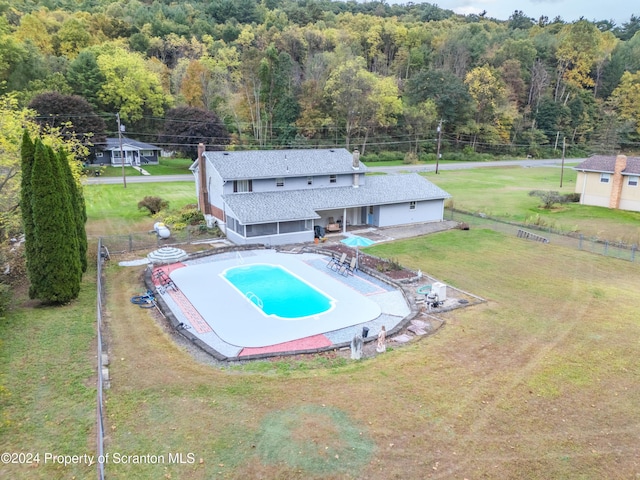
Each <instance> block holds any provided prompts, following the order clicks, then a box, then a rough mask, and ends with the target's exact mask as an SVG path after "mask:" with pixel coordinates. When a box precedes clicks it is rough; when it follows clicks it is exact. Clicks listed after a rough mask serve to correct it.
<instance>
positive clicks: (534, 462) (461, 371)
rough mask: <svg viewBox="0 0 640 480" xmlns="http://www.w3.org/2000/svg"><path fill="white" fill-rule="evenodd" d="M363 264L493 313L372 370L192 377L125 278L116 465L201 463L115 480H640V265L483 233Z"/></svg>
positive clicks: (386, 358) (131, 278)
mask: <svg viewBox="0 0 640 480" xmlns="http://www.w3.org/2000/svg"><path fill="white" fill-rule="evenodd" d="M367 251H368V252H371V253H374V254H376V255H380V256H389V257H393V258H395V259H397V260H398V261H400V262H401V263H403V264H406V265H411V266H412V267H413V268H416V269H417V268H420V269H422V270H423V271H425V272H429V274H433V275H435V276H436V277H439V278H441V279H443V280H445V281H446V282H447V283H449V284H452V285H455V286H458V287H460V288H463V289H465V290H468V291H471V292H473V293H476V294H478V295H481V296H483V297H485V298H487V299H488V300H489V302H488V303H487V304H486V305H483V306H478V307H473V308H469V309H466V310H461V311H456V312H452V313H450V314H447V315H445V318H446V321H447V325H446V327H445V328H444V329H443V330H441V331H440V332H439V333H438V334H437V335H435V336H433V337H430V338H426V339H423V340H422V341H420V342H416V343H414V344H411V345H409V346H406V347H402V348H392V349H391V351H389V352H388V353H387V354H385V355H381V356H379V357H377V358H375V359H369V360H366V361H361V362H348V363H347V364H340V363H337V364H335V365H334V366H332V367H326V368H323V367H321V363H320V362H318V359H317V357H316V358H311V359H309V360H305V359H300V358H295V359H290V360H288V362H289V363H290V367H291V368H289V369H284V368H282V363H284V362H287V360H286V359H285V360H281V361H280V362H277V363H276V362H274V365H273V368H272V369H271V370H270V371H263V373H261V374H256V373H249V372H250V371H252V370H251V369H240V370H238V369H237V368H236V369H233V370H232V371H233V372H234V373H233V374H231V373H230V372H228V371H226V370H224V369H219V368H212V367H209V366H205V365H202V364H199V363H198V362H195V361H194V360H193V359H192V357H191V356H190V355H189V354H188V353H186V352H185V351H183V350H182V349H181V348H179V347H177V346H176V345H175V344H174V343H173V342H172V340H171V338H170V337H169V336H168V334H167V333H166V332H165V331H163V330H162V328H160V327H159V325H158V323H157V322H156V321H155V320H154V319H153V318H151V317H150V316H149V314H148V313H147V312H145V311H142V310H140V309H136V308H134V307H132V306H131V305H130V304H128V297H129V296H130V295H132V294H133V293H136V292H137V291H138V290H139V289H140V283H139V271H135V270H131V269H124V268H119V267H111V268H110V272H109V276H108V278H109V279H110V282H109V283H110V285H112V287H111V288H110V290H109V293H108V298H109V311H110V312H109V318H110V320H109V324H110V333H111V336H112V339H113V343H112V352H111V354H112V357H113V358H114V359H115V360H114V362H113V364H112V369H111V374H112V378H113V387H112V389H111V391H110V392H109V402H108V411H109V431H110V435H109V441H108V449H109V450H110V451H120V452H129V453H133V452H145V453H155V454H160V453H166V452H169V451H182V452H187V453H193V454H194V458H195V464H193V465H170V466H167V465H164V466H153V465H143V466H140V465H111V466H110V468H109V471H110V473H111V474H112V475H114V476H115V477H116V478H151V477H158V476H161V475H164V474H167V473H168V474H170V475H171V478H198V479H199V478H202V479H205V478H209V479H210V478H234V479H236V478H237V479H240V478H269V479H271V478H274V479H275V478H300V479H302V478H305V479H307V478H312V479H316V478H317V479H320V478H367V479H389V478H398V479H405V478H411V479H414V478H415V479H421V478H541V479H542V478H545V479H546V478H593V479H597V478H603V477H607V478H629V477H632V476H634V475H635V474H636V473H638V471H639V470H638V468H639V467H638V464H637V461H636V458H637V457H638V453H640V452H639V450H640V447H639V446H638V445H637V442H636V437H637V433H638V432H639V429H640V409H639V408H638V407H640V393H639V391H638V389H637V387H636V383H637V379H638V378H637V377H638V373H637V372H638V371H639V370H638V368H639V367H640V361H639V358H640V356H639V355H638V354H639V353H640V346H639V345H638V341H637V338H638V334H640V321H639V320H638V318H637V304H638V302H639V301H640V293H639V292H638V291H637V288H636V285H637V281H638V267H637V265H636V264H632V263H628V262H621V261H616V260H612V259H607V258H605V257H598V256H592V255H589V254H586V253H584V252H579V251H573V250H565V249H562V248H559V247H554V246H552V245H544V244H538V243H531V242H526V241H522V240H519V239H515V238H511V237H505V236H503V235H501V234H498V233H495V232H492V231H488V230H480V229H478V230H472V231H468V232H463V231H450V232H446V233H441V234H436V235H431V236H427V237H421V238H416V239H411V240H406V241H401V242H394V243H389V244H385V245H380V246H376V247H373V248H370V249H368V250H367ZM614 306H615V307H614ZM263 367H264V366H263ZM141 372H144V374H141ZM243 372H244V373H243ZM354 431H357V435H356V436H354V433H353V432H354ZM354 451H357V452H359V454H358V456H354V455H353V452H354ZM200 459H202V463H200ZM365 459H366V461H365Z"/></svg>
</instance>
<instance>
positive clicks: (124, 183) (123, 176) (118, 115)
mask: <svg viewBox="0 0 640 480" xmlns="http://www.w3.org/2000/svg"><path fill="white" fill-rule="evenodd" d="M116 120H117V121H118V141H119V142H120V162H122V185H123V186H124V188H127V176H126V175H125V174H124V154H123V153H124V152H123V151H122V125H121V124H120V113H116Z"/></svg>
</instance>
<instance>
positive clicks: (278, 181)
mask: <svg viewBox="0 0 640 480" xmlns="http://www.w3.org/2000/svg"><path fill="white" fill-rule="evenodd" d="M276 187H284V178H283V177H279V178H276Z"/></svg>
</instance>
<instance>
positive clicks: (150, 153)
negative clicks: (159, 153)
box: [142, 150, 153, 157]
mask: <svg viewBox="0 0 640 480" xmlns="http://www.w3.org/2000/svg"><path fill="white" fill-rule="evenodd" d="M142 156H143V157H153V150H142Z"/></svg>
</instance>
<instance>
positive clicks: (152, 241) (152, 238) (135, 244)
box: [100, 229, 224, 253]
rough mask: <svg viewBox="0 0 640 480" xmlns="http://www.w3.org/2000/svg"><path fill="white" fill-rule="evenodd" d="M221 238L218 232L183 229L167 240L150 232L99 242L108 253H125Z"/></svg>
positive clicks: (109, 237)
mask: <svg viewBox="0 0 640 480" xmlns="http://www.w3.org/2000/svg"><path fill="white" fill-rule="evenodd" d="M221 238H224V237H223V236H221V235H220V233H219V232H212V231H210V230H203V231H199V230H195V231H194V230H189V229H185V230H181V231H178V232H173V231H172V232H171V236H169V237H168V238H160V237H159V236H158V235H156V234H155V232H151V233H130V234H128V235H108V236H101V237H100V240H101V241H102V244H103V245H104V246H106V247H107V248H108V249H109V252H110V253H126V252H135V251H137V250H154V249H157V248H160V247H166V246H169V245H180V244H188V243H207V242H213V241H215V240H220V239H221Z"/></svg>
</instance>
